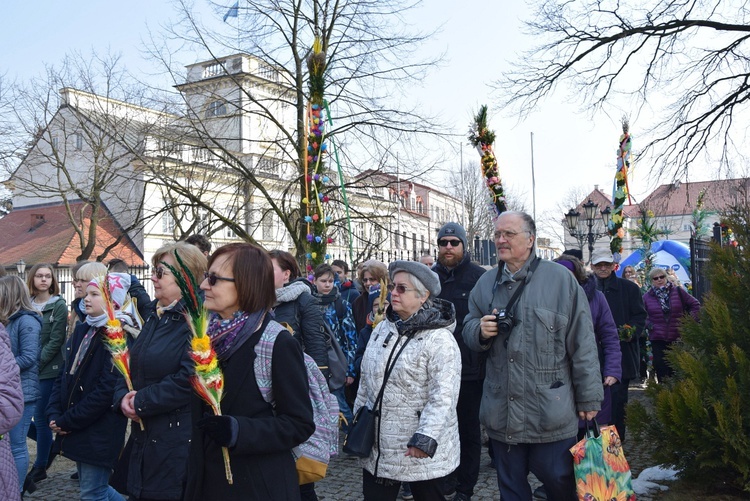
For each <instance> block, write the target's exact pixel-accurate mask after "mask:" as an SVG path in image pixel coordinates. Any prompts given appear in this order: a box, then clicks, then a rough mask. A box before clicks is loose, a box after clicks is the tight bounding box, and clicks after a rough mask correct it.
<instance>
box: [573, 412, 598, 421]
mask: <svg viewBox="0 0 750 501" xmlns="http://www.w3.org/2000/svg"><path fill="white" fill-rule="evenodd" d="M597 414H599V411H578V418H579V419H583V420H584V421H591V420H592V419H594V418H595V417H596V415H597Z"/></svg>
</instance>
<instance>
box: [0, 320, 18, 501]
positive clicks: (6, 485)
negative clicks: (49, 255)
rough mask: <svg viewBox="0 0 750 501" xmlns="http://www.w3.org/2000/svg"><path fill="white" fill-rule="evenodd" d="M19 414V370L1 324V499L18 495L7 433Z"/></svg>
mask: <svg viewBox="0 0 750 501" xmlns="http://www.w3.org/2000/svg"><path fill="white" fill-rule="evenodd" d="M22 415H23V392H22V391H21V371H20V369H19V367H18V364H17V363H16V357H15V356H14V355H13V352H12V351H11V348H10V338H9V337H8V333H7V332H5V327H3V326H2V324H0V498H1V499H8V500H10V501H15V500H17V499H20V498H21V495H20V493H21V487H20V486H19V485H18V470H17V469H16V463H15V461H14V460H13V454H12V453H11V451H10V436H8V432H9V431H10V430H11V429H12V428H13V427H14V426H16V424H17V423H18V422H19V421H20V420H21V416H22Z"/></svg>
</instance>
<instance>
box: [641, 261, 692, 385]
mask: <svg viewBox="0 0 750 501" xmlns="http://www.w3.org/2000/svg"><path fill="white" fill-rule="evenodd" d="M648 276H649V278H650V280H651V288H650V289H649V290H648V292H646V294H644V295H643V305H644V306H645V307H646V313H648V322H647V324H646V325H647V326H648V332H649V334H648V335H649V339H650V340H651V348H652V349H653V352H654V371H656V377H657V378H658V379H659V381H660V382H661V381H663V380H664V378H666V377H670V376H672V374H674V371H673V370H672V367H670V366H669V365H667V361H666V359H665V358H664V355H665V353H666V351H667V349H669V348H670V347H671V346H672V344H674V343H675V341H677V340H679V339H680V331H679V326H680V321H681V320H682V317H684V316H685V315H686V314H688V313H690V315H692V317H693V318H694V319H696V320H698V311H699V310H700V308H701V304H700V303H699V302H698V300H697V299H695V298H694V297H693V296H691V295H690V294H688V292H687V291H686V290H685V289H683V288H682V287H680V286H679V285H677V286H676V285H673V284H672V283H671V282H669V281H668V280H667V273H666V271H664V269H662V268H654V269H652V270H651V273H649V274H648Z"/></svg>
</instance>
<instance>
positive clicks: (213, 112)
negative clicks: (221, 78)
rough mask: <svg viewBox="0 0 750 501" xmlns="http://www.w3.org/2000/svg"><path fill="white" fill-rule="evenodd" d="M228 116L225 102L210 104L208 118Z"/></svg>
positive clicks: (207, 109)
mask: <svg viewBox="0 0 750 501" xmlns="http://www.w3.org/2000/svg"><path fill="white" fill-rule="evenodd" d="M226 114H227V104H226V102H224V101H223V100H219V101H214V102H212V103H209V105H208V108H206V118H211V117H220V116H222V115H226Z"/></svg>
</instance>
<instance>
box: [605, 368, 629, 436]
mask: <svg viewBox="0 0 750 501" xmlns="http://www.w3.org/2000/svg"><path fill="white" fill-rule="evenodd" d="M629 386H630V379H623V380H622V381H619V382H617V383H615V384H613V385H612V386H611V387H610V388H611V390H610V391H611V392H612V393H611V394H612V424H613V425H615V426H616V427H617V433H618V434H619V435H620V440H621V441H623V442H625V407H626V406H627V405H628V387H629Z"/></svg>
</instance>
